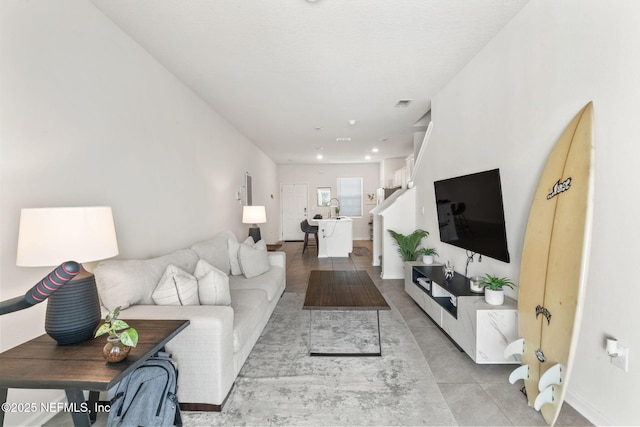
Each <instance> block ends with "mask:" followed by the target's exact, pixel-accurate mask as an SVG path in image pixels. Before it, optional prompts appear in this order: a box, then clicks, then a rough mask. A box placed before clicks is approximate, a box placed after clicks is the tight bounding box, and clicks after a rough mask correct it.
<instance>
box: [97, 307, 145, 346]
mask: <svg viewBox="0 0 640 427" xmlns="http://www.w3.org/2000/svg"><path fill="white" fill-rule="evenodd" d="M119 315H120V307H116V308H115V309H114V310H113V311H112V312H111V313H109V314H107V316H106V317H105V318H104V323H103V324H102V325H101V326H100V327H99V328H98V330H97V331H96V335H95V336H96V338H97V337H99V336H100V335H104V334H109V338H119V339H120V341H121V342H122V344H124V345H128V346H130V347H135V346H136V345H138V331H136V330H135V329H134V328H132V327H130V326H129V325H128V324H127V322H125V321H124V320H120V319H118V316H119ZM118 331H121V332H118Z"/></svg>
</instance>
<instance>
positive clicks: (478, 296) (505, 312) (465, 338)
mask: <svg viewBox="0 0 640 427" xmlns="http://www.w3.org/2000/svg"><path fill="white" fill-rule="evenodd" d="M405 291H406V292H407V293H408V294H409V296H411V298H412V299H413V300H414V301H415V302H416V303H417V304H418V305H419V306H420V308H422V310H423V311H424V312H425V313H426V314H427V315H428V316H429V317H431V319H432V320H433V321H434V322H435V323H436V325H438V327H439V328H440V329H442V330H443V331H444V332H445V333H446V334H447V335H448V336H449V337H450V338H451V339H452V340H453V341H454V342H455V343H456V344H457V345H458V346H459V347H460V348H461V349H462V350H464V351H465V353H467V354H468V355H469V356H470V357H471V358H472V359H473V360H474V361H475V362H476V363H520V362H519V360H516V359H514V358H510V359H505V358H504V356H503V354H502V353H503V351H504V348H505V347H506V346H507V344H508V343H510V342H511V341H514V340H515V339H516V338H517V333H518V331H517V329H518V321H517V315H518V313H517V305H516V302H515V301H514V300H512V299H510V298H505V303H504V304H503V305H501V306H493V305H489V304H487V303H486V302H485V300H484V296H483V294H482V293H476V292H472V291H471V289H470V287H469V279H468V278H466V277H465V276H463V275H461V274H458V273H454V277H453V278H452V279H449V280H445V277H444V271H443V269H442V266H440V265H425V264H422V263H420V262H407V263H405Z"/></svg>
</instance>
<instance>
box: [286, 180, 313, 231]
mask: <svg viewBox="0 0 640 427" xmlns="http://www.w3.org/2000/svg"><path fill="white" fill-rule="evenodd" d="M307 190H308V189H307V184H281V185H280V192H281V196H282V197H281V198H280V200H282V215H280V217H281V218H282V240H303V239H304V233H303V232H302V230H300V223H301V222H302V221H304V220H305V219H307V212H308V209H307V204H308V202H309V197H308V193H307Z"/></svg>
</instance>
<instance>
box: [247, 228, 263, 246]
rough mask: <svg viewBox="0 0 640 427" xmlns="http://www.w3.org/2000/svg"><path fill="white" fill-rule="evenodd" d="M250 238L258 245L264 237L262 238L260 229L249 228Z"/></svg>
mask: <svg viewBox="0 0 640 427" xmlns="http://www.w3.org/2000/svg"><path fill="white" fill-rule="evenodd" d="M249 236H251V237H252V238H253V242H254V243H258V241H259V240H260V239H262V237H261V236H260V227H257V226H256V227H250V228H249Z"/></svg>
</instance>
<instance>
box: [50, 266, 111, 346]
mask: <svg viewBox="0 0 640 427" xmlns="http://www.w3.org/2000/svg"><path fill="white" fill-rule="evenodd" d="M101 317H102V315H101V313H100V301H99V299H98V289H97V288H96V281H95V277H94V276H93V274H92V275H91V276H89V277H86V278H83V279H77V280H71V281H70V282H68V283H66V284H65V285H64V286H62V287H61V288H60V289H58V290H57V291H56V292H54V293H53V294H52V295H51V296H50V297H49V299H48V300H47V315H46V318H45V322H44V329H45V331H47V334H49V336H50V337H51V338H53V339H54V340H56V341H57V342H58V344H61V345H66V344H75V343H78V342H82V341H86V340H88V339H89V338H92V337H93V333H94V332H95V330H96V328H97V327H98V324H99V323H100V319H101Z"/></svg>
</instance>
